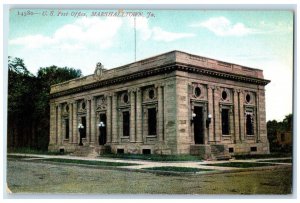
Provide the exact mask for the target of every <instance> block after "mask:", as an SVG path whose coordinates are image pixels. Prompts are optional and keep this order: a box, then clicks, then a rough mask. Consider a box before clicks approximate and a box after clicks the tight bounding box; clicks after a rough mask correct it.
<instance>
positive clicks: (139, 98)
mask: <svg viewBox="0 0 300 203" xmlns="http://www.w3.org/2000/svg"><path fill="white" fill-rule="evenodd" d="M142 110H143V109H142V90H141V88H138V89H137V94H136V142H138V143H141V142H143V133H142V129H143V128H142V122H143V121H142V113H143V112H142Z"/></svg>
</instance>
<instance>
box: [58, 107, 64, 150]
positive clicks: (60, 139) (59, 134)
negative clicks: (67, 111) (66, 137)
mask: <svg viewBox="0 0 300 203" xmlns="http://www.w3.org/2000/svg"><path fill="white" fill-rule="evenodd" d="M57 114H58V115H57V116H58V118H57V135H58V136H57V137H58V145H62V139H63V136H62V130H61V127H62V122H61V104H58V113H57Z"/></svg>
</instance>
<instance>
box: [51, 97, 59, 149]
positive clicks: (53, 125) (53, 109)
mask: <svg viewBox="0 0 300 203" xmlns="http://www.w3.org/2000/svg"><path fill="white" fill-rule="evenodd" d="M56 119H57V118H56V105H55V103H52V102H51V103H50V140H49V145H55V144H57V143H56V129H57V123H56Z"/></svg>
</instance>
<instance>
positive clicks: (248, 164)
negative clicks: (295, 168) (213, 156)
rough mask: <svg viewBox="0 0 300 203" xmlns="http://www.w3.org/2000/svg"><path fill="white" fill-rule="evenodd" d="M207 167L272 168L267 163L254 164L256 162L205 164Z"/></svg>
mask: <svg viewBox="0 0 300 203" xmlns="http://www.w3.org/2000/svg"><path fill="white" fill-rule="evenodd" d="M206 165H207V166H220V167H236V168H252V167H263V166H274V164H271V163H270V164H269V163H256V162H226V163H216V164H206Z"/></svg>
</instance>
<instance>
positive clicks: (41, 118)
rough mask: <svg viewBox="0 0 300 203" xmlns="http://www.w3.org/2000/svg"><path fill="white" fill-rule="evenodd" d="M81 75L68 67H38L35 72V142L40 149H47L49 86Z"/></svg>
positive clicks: (78, 71)
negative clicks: (36, 83)
mask: <svg viewBox="0 0 300 203" xmlns="http://www.w3.org/2000/svg"><path fill="white" fill-rule="evenodd" d="M80 76H81V71H80V70H76V69H74V68H68V67H63V68H60V67H57V66H50V67H44V68H40V69H39V71H38V74H37V78H38V81H39V83H38V88H39V90H40V91H39V92H38V95H37V100H36V101H35V110H36V118H35V119H36V120H37V121H38V125H37V127H36V130H37V134H38V136H37V138H38V140H37V143H38V146H39V148H40V149H47V147H48V143H49V129H50V105H49V102H50V97H49V96H50V94H49V93H50V88H51V85H54V84H57V83H61V82H64V81H67V80H71V79H73V78H77V77H80Z"/></svg>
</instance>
